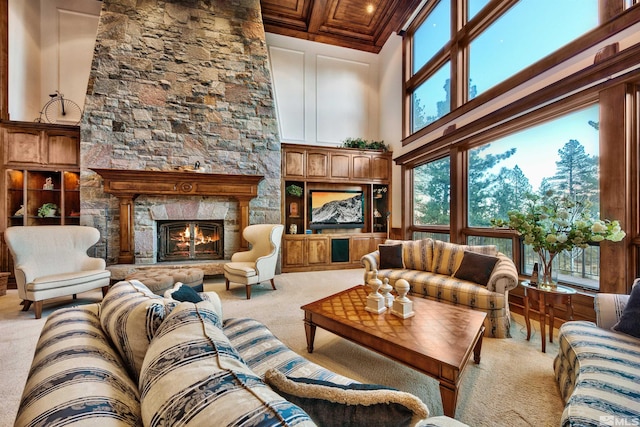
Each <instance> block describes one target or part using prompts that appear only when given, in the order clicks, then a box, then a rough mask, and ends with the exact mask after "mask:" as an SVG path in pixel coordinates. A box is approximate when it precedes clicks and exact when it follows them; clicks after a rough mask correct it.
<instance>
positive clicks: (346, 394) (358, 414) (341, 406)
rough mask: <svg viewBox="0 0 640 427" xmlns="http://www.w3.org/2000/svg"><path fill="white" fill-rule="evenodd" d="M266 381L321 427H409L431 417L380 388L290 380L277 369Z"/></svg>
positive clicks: (414, 401) (412, 401)
mask: <svg viewBox="0 0 640 427" xmlns="http://www.w3.org/2000/svg"><path fill="white" fill-rule="evenodd" d="M265 381H266V383H267V384H268V385H269V386H270V387H271V388H273V389H274V390H275V391H276V393H278V394H279V395H281V396H282V397H284V398H285V399H287V400H288V401H289V402H291V403H293V404H295V405H297V406H299V407H300V408H302V409H303V410H304V411H305V412H306V413H307V414H309V416H310V417H311V419H312V420H313V421H314V422H315V423H316V424H318V425H319V426H344V427H347V426H348V427H359V426H362V427H378V426H379V427H387V426H410V425H414V424H416V423H417V421H419V420H422V419H425V418H427V417H428V416H429V410H428V409H427V407H426V406H425V404H424V403H423V402H422V401H421V400H420V399H418V398H417V397H416V396H414V395H412V394H410V393H405V392H402V391H398V390H395V389H393V388H390V387H385V386H381V385H373V384H349V385H343V384H335V383H332V382H328V381H321V380H313V379H310V378H289V377H286V376H285V375H284V374H283V373H282V372H280V371H278V370H277V369H270V370H268V371H267V372H266V373H265Z"/></svg>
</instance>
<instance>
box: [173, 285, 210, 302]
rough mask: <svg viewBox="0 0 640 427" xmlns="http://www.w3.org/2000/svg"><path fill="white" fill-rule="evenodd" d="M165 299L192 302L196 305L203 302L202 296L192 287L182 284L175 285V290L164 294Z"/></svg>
mask: <svg viewBox="0 0 640 427" xmlns="http://www.w3.org/2000/svg"><path fill="white" fill-rule="evenodd" d="M164 297H165V298H171V299H174V300H176V301H181V302H192V303H194V304H195V303H198V302H200V301H202V298H201V297H200V294H198V293H197V292H196V291H195V290H194V289H193V288H192V287H191V286H187V285H185V284H184V283H182V282H178V283H176V284H175V285H173V288H171V289H167V291H166V292H165V293H164Z"/></svg>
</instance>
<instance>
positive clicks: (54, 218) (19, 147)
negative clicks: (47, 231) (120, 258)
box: [0, 122, 80, 284]
mask: <svg viewBox="0 0 640 427" xmlns="http://www.w3.org/2000/svg"><path fill="white" fill-rule="evenodd" d="M0 149H1V151H2V159H3V161H2V165H1V170H0V175H1V176H2V182H1V184H0V192H1V194H2V196H1V198H0V211H1V212H0V232H1V233H4V230H5V229H6V228H7V227H11V226H38V225H79V224H80V129H79V128H78V127H77V126H61V125H50V124H43V123H29V122H0ZM43 206H52V207H53V206H55V207H54V208H52V209H48V210H46V209H44V208H43ZM0 245H1V246H0V251H1V256H0V263H1V266H0V268H1V270H2V271H9V272H12V271H13V266H12V260H11V256H10V255H9V251H8V249H7V247H6V245H5V242H4V238H2V239H0ZM10 284H11V282H10Z"/></svg>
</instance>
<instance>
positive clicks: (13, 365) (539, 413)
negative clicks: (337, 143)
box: [0, 269, 563, 427]
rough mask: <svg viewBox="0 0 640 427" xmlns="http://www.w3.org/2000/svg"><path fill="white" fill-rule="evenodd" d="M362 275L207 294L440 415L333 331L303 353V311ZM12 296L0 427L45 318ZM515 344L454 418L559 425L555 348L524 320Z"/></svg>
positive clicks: (0, 316)
mask: <svg viewBox="0 0 640 427" xmlns="http://www.w3.org/2000/svg"><path fill="white" fill-rule="evenodd" d="M362 272H363V271H362V270H360V269H356V270H337V271H326V272H310V273H288V274H282V275H279V276H278V277H277V278H276V286H277V288H278V290H277V291H273V290H272V289H271V286H270V285H269V284H264V285H258V286H254V287H253V292H252V297H251V300H249V301H247V300H246V299H245V298H246V294H245V290H244V287H242V286H240V285H235V286H234V285H232V288H231V290H230V291H229V292H227V291H226V290H225V288H224V280H223V279H222V278H214V279H208V280H207V281H206V286H205V289H206V290H212V291H216V292H218V293H219V295H220V296H221V298H222V300H223V310H224V316H225V318H228V317H252V318H254V319H257V320H260V321H262V322H264V323H265V324H266V325H267V326H269V328H270V329H271V330H272V331H273V333H274V334H275V335H276V336H278V337H279V338H280V339H281V340H282V341H283V342H284V343H285V344H287V345H288V346H290V347H291V348H292V349H293V350H295V351H296V352H298V353H300V354H302V355H303V356H305V357H308V358H309V359H310V360H313V361H314V362H316V363H318V364H321V365H323V366H326V367H328V368H330V369H333V370H335V371H336V372H339V373H340V374H343V375H347V376H350V377H351V378H354V379H356V380H358V381H362V382H368V383H379V384H385V385H388V386H392V387H395V388H398V389H400V390H404V391H408V392H411V393H414V394H415V395H417V396H418V397H420V398H421V399H422V400H423V401H424V402H425V403H426V404H427V406H428V407H429V409H430V411H431V415H441V414H442V404H441V403H440V393H439V391H438V383H437V382H436V381H435V380H433V379H431V378H429V377H427V376H425V375H422V374H420V373H418V372H416V371H414V370H412V369H410V368H408V367H405V366H403V365H400V364H398V363H395V362H392V361H390V360H389V359H387V358H385V357H383V356H380V355H378V354H376V353H374V352H371V351H368V350H366V349H363V348H361V347H359V346H357V345H355V344H352V343H350V342H348V341H346V340H344V339H342V338H339V337H337V336H335V335H333V334H331V333H329V332H326V331H324V330H321V329H318V332H317V334H316V340H315V350H314V352H313V354H308V353H307V351H306V340H305V334H304V327H303V322H302V317H303V314H302V310H300V306H301V305H304V304H306V303H308V302H311V301H314V300H316V299H319V298H320V297H323V296H327V295H329V294H331V293H334V292H337V291H339V290H342V289H346V288H348V287H351V286H353V285H355V284H358V283H361V282H362ZM100 299H101V296H100V293H99V292H92V293H87V294H82V295H80V296H79V299H78V300H77V301H75V302H73V301H72V300H71V299H70V298H61V299H59V300H57V301H55V302H54V303H48V304H45V308H44V310H43V318H44V317H45V316H47V315H48V314H49V313H51V312H52V311H53V310H55V309H56V308H58V307H63V306H70V305H73V304H75V303H86V302H94V301H99V300H100ZM18 304H19V300H18V297H17V293H16V291H15V290H9V291H8V293H7V295H6V296H3V297H0V362H1V364H2V369H0V401H1V402H2V405H0V426H11V425H12V424H13V420H14V418H15V414H16V412H17V409H18V404H19V400H20V395H21V392H22V388H23V386H24V382H25V380H26V376H27V373H28V369H29V366H30V364H31V359H32V357H33V351H34V348H35V344H36V340H37V338H38V336H39V334H40V330H41V328H42V325H43V324H44V319H42V320H35V319H34V318H33V313H32V312H29V313H23V312H21V311H20V308H21V307H20V306H19V305H18ZM513 320H514V321H513V324H512V328H511V333H512V335H513V338H511V339H491V338H485V339H484V342H483V346H482V360H481V363H480V364H479V365H475V364H473V363H471V364H470V365H469V366H468V367H467V370H466V372H465V375H464V377H463V379H462V383H461V387H460V392H459V397H458V406H457V412H456V418H457V419H458V420H460V421H462V422H464V423H467V424H469V425H471V426H492V427H495V426H505V427H507V426H508V427H512V426H536V427H540V426H545V427H546V426H557V425H559V422H560V415H561V414H562V409H563V404H562V400H561V399H560V395H559V393H558V389H557V386H556V383H555V380H554V377H553V358H554V356H555V354H556V352H557V345H556V344H555V343H553V344H549V343H548V344H547V353H546V354H545V353H542V352H541V351H540V334H539V330H538V328H539V327H538V323H537V321H534V322H532V325H533V327H534V330H535V332H534V334H533V336H532V339H531V341H530V342H528V341H526V328H525V326H524V321H523V319H522V317H521V316H518V315H514V319H513Z"/></svg>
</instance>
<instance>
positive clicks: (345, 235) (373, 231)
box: [282, 144, 392, 272]
mask: <svg viewBox="0 0 640 427" xmlns="http://www.w3.org/2000/svg"><path fill="white" fill-rule="evenodd" d="M391 161H392V159H391V153H388V152H382V151H368V150H358V149H348V148H347V149H345V148H331V147H315V146H308V145H298V144H283V147H282V194H283V197H282V218H283V219H284V224H285V236H284V239H283V245H282V271H284V272H292V271H307V270H326V269H338V268H358V267H360V258H361V257H362V256H363V255H365V254H367V253H369V252H371V251H373V250H375V249H376V248H377V247H378V244H380V243H383V242H384V241H385V240H386V239H387V236H388V233H387V230H388V227H389V224H390V215H391V212H390V206H391ZM292 185H293V186H296V187H298V188H299V189H301V194H300V195H295V194H290V192H288V191H287V189H288V188H289V187H290V186H292ZM316 190H318V191H322V190H344V191H357V192H361V193H362V195H363V200H364V202H363V205H364V224H363V225H362V227H357V228H339V227H336V228H330V227H324V228H321V229H317V228H314V227H312V226H311V200H310V194H311V192H312V191H316Z"/></svg>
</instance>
